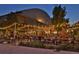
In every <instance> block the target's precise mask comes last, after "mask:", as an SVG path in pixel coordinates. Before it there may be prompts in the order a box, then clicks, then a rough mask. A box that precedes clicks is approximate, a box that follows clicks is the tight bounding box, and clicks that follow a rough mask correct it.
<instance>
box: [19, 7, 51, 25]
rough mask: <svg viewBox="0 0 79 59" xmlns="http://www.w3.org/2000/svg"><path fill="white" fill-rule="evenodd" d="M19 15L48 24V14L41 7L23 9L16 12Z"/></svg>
mask: <svg viewBox="0 0 79 59" xmlns="http://www.w3.org/2000/svg"><path fill="white" fill-rule="evenodd" d="M18 13H19V14H21V15H24V16H29V17H30V18H34V19H36V20H37V21H38V22H41V23H44V24H50V23H51V20H50V16H49V15H48V14H47V13H46V12H45V11H43V10H42V9H38V8H33V9H28V10H23V11H21V12H18Z"/></svg>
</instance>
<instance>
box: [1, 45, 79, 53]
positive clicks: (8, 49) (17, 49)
mask: <svg viewBox="0 0 79 59" xmlns="http://www.w3.org/2000/svg"><path fill="white" fill-rule="evenodd" d="M78 53H79V52H70V51H59V52H56V51H55V50H50V49H42V48H31V47H23V46H12V45H6V44H4V45H3V44H0V54H78Z"/></svg>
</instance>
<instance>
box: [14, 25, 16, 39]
mask: <svg viewBox="0 0 79 59" xmlns="http://www.w3.org/2000/svg"><path fill="white" fill-rule="evenodd" d="M14 39H16V23H15V24H14Z"/></svg>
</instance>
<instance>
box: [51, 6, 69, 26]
mask: <svg viewBox="0 0 79 59" xmlns="http://www.w3.org/2000/svg"><path fill="white" fill-rule="evenodd" d="M66 13H67V12H66V8H65V7H63V8H62V7H61V5H59V6H56V7H54V10H53V12H52V14H53V17H52V18H51V20H52V24H54V25H58V24H61V23H63V22H67V23H68V22H69V19H65V16H66Z"/></svg>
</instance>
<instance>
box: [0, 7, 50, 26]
mask: <svg viewBox="0 0 79 59" xmlns="http://www.w3.org/2000/svg"><path fill="white" fill-rule="evenodd" d="M14 22H21V23H23V22H24V23H26V24H31V25H33V24H34V25H37V24H45V25H49V24H50V23H51V20H50V16H49V15H48V14H47V13H46V12H45V11H43V10H41V9H37V8H33V9H28V10H22V11H18V12H14V13H10V14H7V15H3V16H1V17H0V25H1V27H3V26H8V25H11V24H12V23H14ZM2 24H3V25H2ZM4 24H5V25H4Z"/></svg>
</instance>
